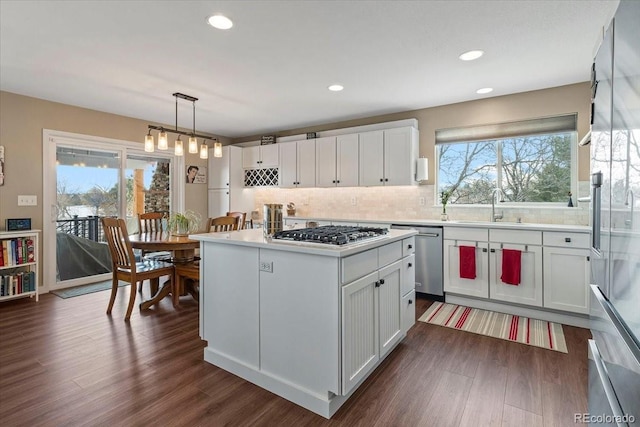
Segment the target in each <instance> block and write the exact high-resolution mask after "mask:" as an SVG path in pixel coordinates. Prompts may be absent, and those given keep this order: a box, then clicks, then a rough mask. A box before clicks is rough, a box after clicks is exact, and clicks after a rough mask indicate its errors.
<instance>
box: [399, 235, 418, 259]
mask: <svg viewBox="0 0 640 427" xmlns="http://www.w3.org/2000/svg"><path fill="white" fill-rule="evenodd" d="M415 251H416V239H415V237H409V238H408V239H404V240H403V241H402V256H403V257H405V256H409V255H411V254H412V253H414V252H415Z"/></svg>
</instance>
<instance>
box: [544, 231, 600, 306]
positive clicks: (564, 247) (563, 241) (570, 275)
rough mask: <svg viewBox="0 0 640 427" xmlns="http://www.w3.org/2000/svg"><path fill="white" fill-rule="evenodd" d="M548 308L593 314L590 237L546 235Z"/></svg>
mask: <svg viewBox="0 0 640 427" xmlns="http://www.w3.org/2000/svg"><path fill="white" fill-rule="evenodd" d="M543 234H544V247H543V249H542V250H543V261H544V306H545V307H547V308H553V309H556V310H563V311H571V312H574V313H582V314H588V313H589V295H590V294H589V278H590V269H589V256H590V254H591V251H590V250H589V234H588V233H558V232H544V233H543Z"/></svg>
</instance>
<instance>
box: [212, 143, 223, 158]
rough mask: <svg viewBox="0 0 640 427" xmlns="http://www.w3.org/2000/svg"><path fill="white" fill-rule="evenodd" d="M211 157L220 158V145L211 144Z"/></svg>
mask: <svg viewBox="0 0 640 427" xmlns="http://www.w3.org/2000/svg"><path fill="white" fill-rule="evenodd" d="M213 157H222V143H220V142H215V143H214V144H213Z"/></svg>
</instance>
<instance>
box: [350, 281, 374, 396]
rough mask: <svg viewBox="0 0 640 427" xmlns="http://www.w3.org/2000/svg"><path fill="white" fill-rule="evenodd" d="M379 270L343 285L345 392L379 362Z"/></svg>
mask: <svg viewBox="0 0 640 427" xmlns="http://www.w3.org/2000/svg"><path fill="white" fill-rule="evenodd" d="M377 282H378V272H377V271H376V272H375V273H371V274H369V275H367V276H365V277H363V278H361V279H358V280H356V281H354V282H351V283H350V284H348V285H345V286H343V287H342V395H346V394H347V393H349V392H350V391H351V390H352V389H353V388H354V387H355V385H356V384H358V382H359V381H360V380H361V379H363V378H365V377H366V376H367V375H368V374H369V371H371V369H373V367H374V366H375V365H376V363H377V362H378V359H379V357H378V292H377V287H376V285H377Z"/></svg>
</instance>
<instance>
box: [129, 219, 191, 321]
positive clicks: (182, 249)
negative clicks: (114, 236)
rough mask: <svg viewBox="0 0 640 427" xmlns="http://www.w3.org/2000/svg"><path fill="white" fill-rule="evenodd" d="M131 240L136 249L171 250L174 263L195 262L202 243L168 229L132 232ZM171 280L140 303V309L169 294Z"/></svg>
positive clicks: (170, 260)
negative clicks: (196, 253) (170, 231)
mask: <svg viewBox="0 0 640 427" xmlns="http://www.w3.org/2000/svg"><path fill="white" fill-rule="evenodd" d="M129 241H130V242H131V247H132V248H134V249H142V250H144V251H146V252H157V251H168V252H171V258H170V259H169V260H168V261H169V262H173V263H174V264H186V263H190V262H193V260H194V259H195V252H196V248H198V246H199V245H200V242H199V241H197V240H192V239H190V238H189V236H176V235H173V234H171V233H169V232H167V231H163V232H150V233H137V234H131V235H130V236H129ZM173 280H175V279H174V278H173V277H172V278H171V281H173ZM171 281H167V282H165V283H164V284H163V285H162V286H161V287H160V288H159V289H158V290H157V292H155V294H154V295H153V296H152V297H151V299H148V300H146V301H143V302H142V303H140V309H141V310H145V309H147V308H149V307H151V306H153V305H154V304H157V303H158V302H160V300H162V299H163V298H164V297H166V296H167V295H169V294H170V293H171ZM176 292H180V291H176ZM177 299H178V298H177V297H174V301H177ZM174 305H175V303H174Z"/></svg>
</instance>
